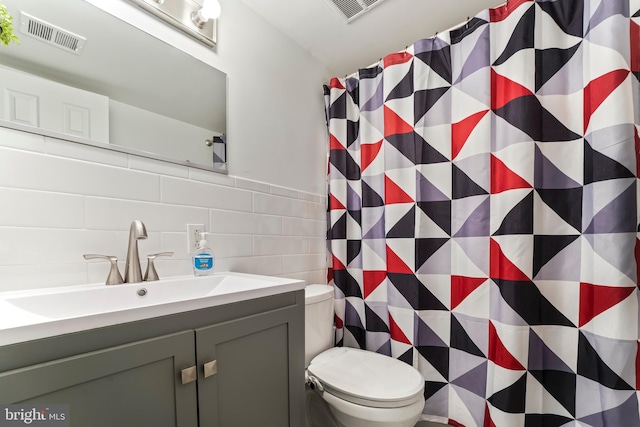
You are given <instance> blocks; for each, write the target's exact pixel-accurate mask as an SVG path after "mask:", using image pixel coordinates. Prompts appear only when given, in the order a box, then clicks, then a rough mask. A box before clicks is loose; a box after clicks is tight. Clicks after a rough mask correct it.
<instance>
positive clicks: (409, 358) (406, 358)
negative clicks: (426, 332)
mask: <svg viewBox="0 0 640 427" xmlns="http://www.w3.org/2000/svg"><path fill="white" fill-rule="evenodd" d="M398 360H401V361H403V362H404V363H406V364H407V365H411V364H413V347H411V348H410V349H409V350H407V351H405V352H404V353H403V354H401V355H400V356H398Z"/></svg>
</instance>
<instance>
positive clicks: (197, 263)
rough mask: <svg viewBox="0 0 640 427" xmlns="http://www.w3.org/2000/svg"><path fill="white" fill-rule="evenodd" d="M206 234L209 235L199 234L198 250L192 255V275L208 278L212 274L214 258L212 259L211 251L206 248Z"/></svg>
mask: <svg viewBox="0 0 640 427" xmlns="http://www.w3.org/2000/svg"><path fill="white" fill-rule="evenodd" d="M207 234H210V233H207V232H202V233H200V240H199V241H198V248H197V249H196V251H195V252H194V254H193V258H192V261H193V274H194V275H196V276H209V275H211V274H213V267H214V263H215V258H214V257H213V251H212V250H211V248H210V247H208V246H207V240H206V239H205V235H207Z"/></svg>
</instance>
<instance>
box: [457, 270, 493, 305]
mask: <svg viewBox="0 0 640 427" xmlns="http://www.w3.org/2000/svg"><path fill="white" fill-rule="evenodd" d="M486 281H487V278H486V277H463V276H451V310H453V309H454V308H456V307H457V306H458V305H459V304H460V303H461V302H462V301H464V299H465V298H466V297H468V296H469V294H470V293H471V292H473V291H475V290H476V289H478V287H479V286H480V285H482V284H483V283H484V282H486Z"/></svg>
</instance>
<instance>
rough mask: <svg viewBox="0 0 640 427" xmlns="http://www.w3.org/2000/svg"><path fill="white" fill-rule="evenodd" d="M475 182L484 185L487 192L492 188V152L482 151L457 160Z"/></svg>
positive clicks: (457, 163) (458, 165)
mask: <svg viewBox="0 0 640 427" xmlns="http://www.w3.org/2000/svg"><path fill="white" fill-rule="evenodd" d="M455 165H456V166H457V167H458V168H460V169H461V170H462V171H463V172H464V173H465V174H467V176H468V177H469V178H471V180H472V181H473V182H475V183H476V184H478V185H479V186H480V187H482V188H483V189H484V190H485V191H486V192H487V193H490V190H491V172H490V169H491V154H489V153H482V154H476V155H475V156H471V157H467V158H465V159H460V160H456V161H455Z"/></svg>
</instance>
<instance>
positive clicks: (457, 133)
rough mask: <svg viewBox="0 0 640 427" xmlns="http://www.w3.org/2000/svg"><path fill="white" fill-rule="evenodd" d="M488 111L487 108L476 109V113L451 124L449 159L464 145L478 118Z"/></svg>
mask: <svg viewBox="0 0 640 427" xmlns="http://www.w3.org/2000/svg"><path fill="white" fill-rule="evenodd" d="M487 112H489V110H484V111H478V112H477V113H475V114H473V115H471V116H469V117H467V118H466V119H463V120H462V121H459V122H458V123H453V124H452V125H451V159H452V160H453V159H455V158H456V156H457V155H458V154H459V153H460V151H461V150H462V147H464V144H465V143H466V142H467V139H468V138H469V135H471V132H473V130H474V129H475V128H476V126H477V125H478V123H479V122H480V120H482V118H483V117H484V116H485V115H486V114H487Z"/></svg>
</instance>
